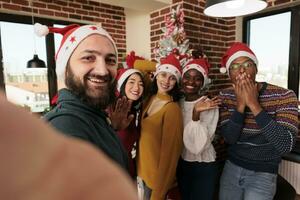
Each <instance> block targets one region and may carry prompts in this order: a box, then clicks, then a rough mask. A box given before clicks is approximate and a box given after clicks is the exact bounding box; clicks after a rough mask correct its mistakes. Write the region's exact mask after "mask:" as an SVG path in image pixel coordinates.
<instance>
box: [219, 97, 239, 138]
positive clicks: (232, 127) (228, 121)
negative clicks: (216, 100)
mask: <svg viewBox="0 0 300 200" xmlns="http://www.w3.org/2000/svg"><path fill="white" fill-rule="evenodd" d="M220 98H221V99H222V105H221V106H220V109H219V111H220V115H219V128H220V129H219V130H220V134H221V135H222V136H223V137H224V139H225V141H226V143H228V144H234V143H236V141H237V140H238V139H239V137H240V134H241V131H242V128H243V124H244V114H243V113H240V112H238V111H237V110H236V109H235V110H234V111H233V112H230V111H229V110H228V104H227V103H226V102H228V101H232V100H229V99H228V98H227V97H226V95H225V94H224V93H223V92H222V91H221V92H220Z"/></svg>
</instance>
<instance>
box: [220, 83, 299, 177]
mask: <svg viewBox="0 0 300 200" xmlns="http://www.w3.org/2000/svg"><path fill="white" fill-rule="evenodd" d="M262 84H263V86H262V88H261V90H260V91H259V97H258V99H259V102H260V105H261V106H262V108H263V110H262V111H261V112H260V113H259V114H258V115H257V116H254V115H253V114H252V112H251V111H250V109H249V108H248V109H247V108H246V110H245V112H244V113H239V112H238V111H236V96H235V93H234V90H233V88H229V89H226V90H223V91H221V92H220V97H221V98H222V102H223V105H222V106H221V109H220V127H221V134H222V135H223V136H224V138H225V141H226V142H227V143H229V144H230V146H229V149H228V154H229V160H230V161H232V162H233V163H235V164H236V165H239V166H241V167H243V168H246V169H249V170H254V171H259V172H269V173H277V171H278V165H279V163H280V161H281V155H283V154H285V153H288V152H290V151H291V150H292V148H293V145H294V143H295V136H296V134H297V133H298V110H297V98H296V95H295V93H294V92H293V91H291V90H287V89H284V88H281V87H278V86H275V85H271V84H267V83H262Z"/></svg>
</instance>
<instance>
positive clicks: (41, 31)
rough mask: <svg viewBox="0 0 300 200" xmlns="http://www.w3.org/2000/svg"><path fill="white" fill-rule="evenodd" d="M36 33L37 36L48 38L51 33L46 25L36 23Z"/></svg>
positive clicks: (34, 27) (34, 26)
mask: <svg viewBox="0 0 300 200" xmlns="http://www.w3.org/2000/svg"><path fill="white" fill-rule="evenodd" d="M33 29H34V32H35V34H36V35H37V36H39V37H42V36H46V35H48V33H49V28H48V26H46V25H42V24H40V23H35V24H34V25H33Z"/></svg>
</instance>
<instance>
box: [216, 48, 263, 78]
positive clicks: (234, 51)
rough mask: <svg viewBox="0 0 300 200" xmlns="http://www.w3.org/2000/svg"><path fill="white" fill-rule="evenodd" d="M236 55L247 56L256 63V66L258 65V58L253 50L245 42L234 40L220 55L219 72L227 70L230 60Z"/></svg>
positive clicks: (236, 56)
mask: <svg viewBox="0 0 300 200" xmlns="http://www.w3.org/2000/svg"><path fill="white" fill-rule="evenodd" d="M238 57H248V58H250V59H251V60H252V61H253V62H254V63H255V64H256V66H257V65H258V60H257V58H256V56H255V54H254V53H253V51H252V50H251V49H250V48H249V47H248V46H247V45H246V44H244V43H241V42H235V43H233V44H232V46H231V47H230V48H229V49H228V50H227V51H226V53H225V54H224V56H223V57H222V60H221V68H220V72H221V73H226V71H227V72H229V66H230V65H231V63H232V61H234V60H235V59H237V58H238Z"/></svg>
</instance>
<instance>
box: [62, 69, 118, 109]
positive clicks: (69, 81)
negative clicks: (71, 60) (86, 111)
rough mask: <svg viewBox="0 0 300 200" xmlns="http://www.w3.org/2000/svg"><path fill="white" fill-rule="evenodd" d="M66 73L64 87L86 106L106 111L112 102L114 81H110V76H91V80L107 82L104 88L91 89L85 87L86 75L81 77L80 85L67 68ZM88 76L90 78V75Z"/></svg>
mask: <svg viewBox="0 0 300 200" xmlns="http://www.w3.org/2000/svg"><path fill="white" fill-rule="evenodd" d="M66 71H67V72H66V79H65V84H66V86H67V87H68V88H69V89H70V91H71V92H72V93H73V94H75V95H76V96H78V97H79V98H80V100H81V101H83V102H84V103H85V104H87V105H88V106H91V107H93V108H96V109H106V108H107V106H108V105H109V104H111V103H112V102H114V100H115V93H114V91H115V86H116V81H112V77H111V75H110V74H109V75H106V76H100V75H92V77H93V78H97V79H102V80H106V81H108V82H109V83H108V84H107V86H105V87H101V88H97V89H95V88H94V89H92V88H90V87H89V86H88V85H87V81H88V80H87V75H85V76H84V77H83V83H82V82H81V81H80V79H79V78H78V77H76V76H75V75H74V73H73V72H72V70H71V69H70V67H69V66H67V69H66ZM89 76H90V77H91V75H89ZM95 90H96V91H95Z"/></svg>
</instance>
